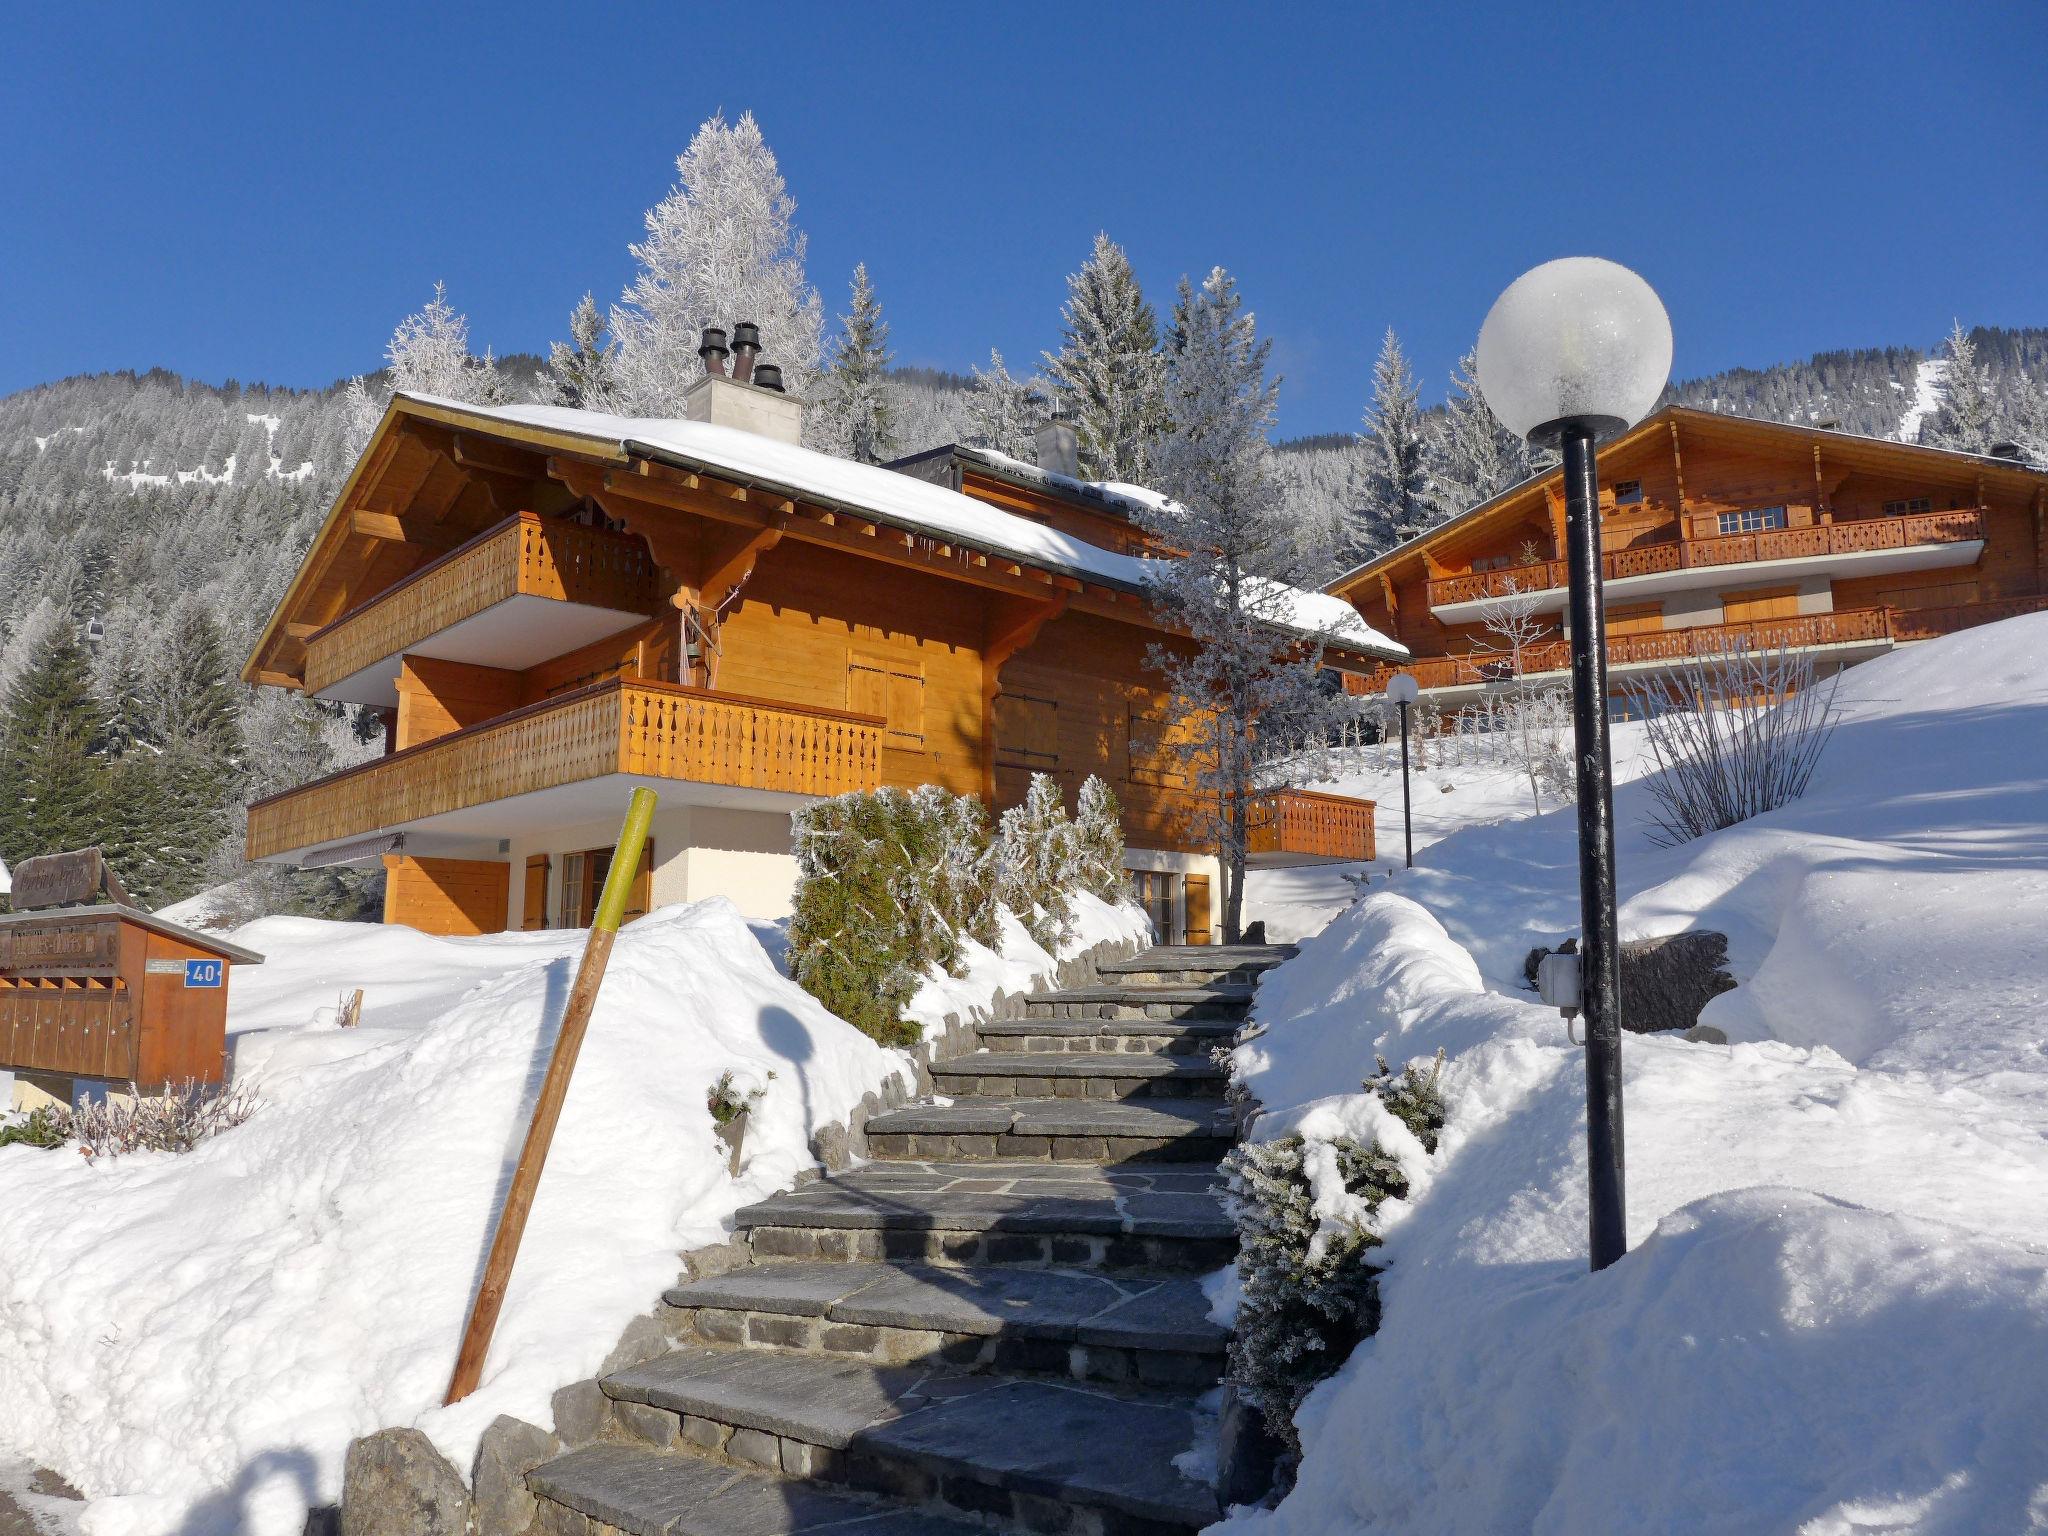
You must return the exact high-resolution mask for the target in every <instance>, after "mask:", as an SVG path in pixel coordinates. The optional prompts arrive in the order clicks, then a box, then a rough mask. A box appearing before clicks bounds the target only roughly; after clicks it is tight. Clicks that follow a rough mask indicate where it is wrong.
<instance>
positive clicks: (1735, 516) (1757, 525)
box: [1716, 507, 1785, 533]
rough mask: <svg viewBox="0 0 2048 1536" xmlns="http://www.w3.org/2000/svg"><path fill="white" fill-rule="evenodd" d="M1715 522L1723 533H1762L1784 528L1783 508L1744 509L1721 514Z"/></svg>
mask: <svg viewBox="0 0 2048 1536" xmlns="http://www.w3.org/2000/svg"><path fill="white" fill-rule="evenodd" d="M1716 522H1717V524H1718V525H1719V527H1720V530H1721V532H1723V533H1764V532H1767V531H1769V530H1770V529H1773V528H1782V527H1784V526H1785V509H1784V508H1783V507H1744V508H1743V509H1742V510H1741V511H1739V512H1722V513H1720V514H1718V516H1717V517H1716Z"/></svg>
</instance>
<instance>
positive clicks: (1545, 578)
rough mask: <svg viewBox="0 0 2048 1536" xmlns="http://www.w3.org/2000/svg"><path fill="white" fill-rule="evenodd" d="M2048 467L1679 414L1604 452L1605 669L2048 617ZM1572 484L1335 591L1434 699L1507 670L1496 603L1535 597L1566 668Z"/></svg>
mask: <svg viewBox="0 0 2048 1536" xmlns="http://www.w3.org/2000/svg"><path fill="white" fill-rule="evenodd" d="M2044 518H2048V475H2044V474H2042V473H2040V472H2037V471H2034V470H2031V469H2028V468H2026V467H2024V466H2023V465H2021V464H2019V463H2017V462H2015V461H2012V460H2009V459H2000V458H1993V457H1987V456H1981V455H1972V454H1961V453H1952V452H1947V451H1944V450H1940V449H1931V448H1922V447H1918V446H1915V445H1910V444H1903V443H1892V442H1884V441H1880V440H1877V439H1872V438H1863V437H1855V436H1851V435H1848V434H1845V433H1841V432H1835V431H1831V430H1826V429H1821V428H1809V427H1800V426H1790V425H1783V424H1779V423H1774V422H1760V421H1749V420H1745V419H1742V418H1738V417H1730V416H1720V415H1715V414H1712V413H1708V412H1703V411H1694V410H1688V409H1685V408H1682V407H1676V406H1673V407H1668V408H1666V409H1665V410H1662V411H1660V412H1658V413H1657V414H1656V415H1654V416H1652V417H1651V418H1650V419H1649V420H1647V421H1645V422H1644V423H1643V424H1642V425H1640V426H1638V427H1636V428H1634V429H1633V430H1631V431H1630V432H1628V433H1625V434H1623V435H1622V436H1621V437H1619V438H1617V439H1616V440H1615V441H1613V442H1611V443H1608V444H1607V445H1606V446H1604V447H1603V448H1602V449H1601V450H1600V520H1601V548H1602V555H1601V563H1602V576H1603V580H1604V582H1605V584H1606V587H1607V593H1606V601H1607V610H1608V621H1607V622H1608V640H1609V662H1610V665H1611V666H1613V667H1615V668H1617V669H1622V668H1636V669H1644V668H1651V669H1654V668H1655V667H1656V666H1658V665H1661V664H1663V663H1664V662H1667V661H1672V660H1676V659H1678V658H1682V657H1688V656H1695V655H1707V654H1714V653H1717V652H1725V651H1727V650H1729V649H1731V648H1738V647H1743V646H1771V647H1776V646H1785V647H1791V648H1796V649H1806V650H1813V651H1815V652H1817V653H1819V654H1821V655H1822V656H1831V657H1833V658H1834V659H1836V660H1839V661H1842V662H1844V663H1846V662H1849V661H1854V660H1860V659H1862V658H1863V657H1866V656H1870V655H1875V654H1879V653H1881V652H1883V651H1885V650H1888V649H1890V648H1891V647H1893V646H1895V645H1898V644H1902V643H1908V642H1911V641H1915V640H1921V639H1927V638H1931V637H1932V636H1934V635H1938V634H1947V633H1950V632H1952V631H1953V630H1956V629H1959V628H1965V627H1968V626H1969V625H1972V624H1979V623H1988V622H1991V621H1992V620H1994V619H1999V618H2006V617H2010V616H2011V615H2013V614H2015V613H2021V612H2031V611H2034V610H2036V609H2041V608H2048V527H2044ZM1564 587H1565V562H1564V502H1563V491H1562V481H1561V476H1560V475H1559V474H1558V473H1556V472H1552V473H1551V474H1549V475H1547V476H1544V477H1542V478H1540V479H1536V480H1531V481H1527V482H1524V483H1523V484H1521V485H1519V486H1516V487H1514V488H1512V489H1510V490H1508V491H1506V492H1503V493H1502V494H1501V495H1499V496H1496V497H1495V498H1493V499H1492V500H1491V501H1489V502H1486V503H1484V504H1482V505H1481V506H1478V507H1475V508H1474V509H1472V510H1471V511H1470V512H1468V513H1466V514H1465V515H1463V516H1462V517H1458V518H1454V519H1452V520H1451V521H1450V522H1448V523H1445V524H1443V525H1442V526H1441V527H1438V528H1435V529H1432V530H1431V531H1430V532H1428V533H1426V534H1424V535H1423V536H1422V537H1421V538H1419V539H1415V540H1411V541H1410V542H1409V543H1407V544H1405V545H1402V546H1401V547H1400V548H1398V549H1395V550H1392V551H1390V552H1389V553H1387V554H1385V555H1382V556H1380V557H1378V558H1377V559H1375V560H1372V561H1370V562H1368V563H1367V564H1365V565H1363V566H1361V567H1359V568H1358V569H1357V570H1355V571H1352V572H1350V573H1348V574H1347V575H1346V576H1345V577H1343V578H1342V579H1341V580H1340V581H1338V582H1337V583H1336V584H1334V585H1333V587H1332V589H1331V590H1332V591H1334V592H1336V593H1337V594H1338V595H1340V596H1342V597H1345V598H1347V599H1348V600H1349V601H1350V602H1351V603H1352V605H1353V606H1354V607H1356V608H1357V609H1358V610H1359V612H1360V613H1361V614H1362V615H1363V616H1364V617H1365V619H1366V620H1367V622H1369V623H1371V624H1373V625H1374V626H1375V627H1377V628H1379V629H1380V630H1382V631H1383V632H1384V633H1387V634H1389V635H1392V636H1393V637H1395V638H1396V639H1398V640H1400V641H1401V642H1402V643H1403V644H1404V645H1406V646H1407V647H1408V648H1409V650H1410V651H1411V653H1412V654H1413V657H1414V660H1413V661H1412V663H1408V664H1398V663H1394V664H1388V665H1386V666H1382V667H1379V668H1375V669H1372V670H1370V671H1368V672H1366V673H1364V674H1362V675H1359V676H1356V677H1353V678H1349V679H1347V685H1348V686H1351V687H1353V688H1354V689H1355V690H1357V691H1361V692H1377V691H1379V690H1380V689H1382V688H1383V687H1384V686H1385V683H1386V679H1387V677H1388V676H1390V675H1391V673H1392V672H1393V670H1395V667H1396V666H1402V667H1403V669H1405V670H1410V671H1412V672H1414V673H1415V676H1416V681H1417V682H1418V683H1419V684H1420V685H1421V686H1422V687H1423V688H1425V689H1439V690H1458V689H1478V688H1481V687H1483V686H1484V685H1485V684H1486V683H1487V682H1489V681H1492V680H1495V679H1497V678H1498V677H1499V676H1501V675H1502V672H1503V667H1504V665H1505V663H1504V662H1503V659H1502V657H1501V655H1500V651H1501V646H1500V643H1499V642H1498V641H1495V640H1492V639H1491V638H1490V637H1489V634H1488V631H1487V629H1486V618H1487V611H1488V608H1489V605H1492V606H1494V607H1495V608H1496V609H1497V607H1498V605H1499V604H1500V602H1501V601H1502V600H1504V599H1509V598H1513V600H1515V601H1516V602H1518V603H1523V604H1529V605H1533V606H1534V607H1535V608H1536V609H1537V616H1538V618H1539V620H1540V621H1541V622H1542V623H1543V624H1544V626H1545V627H1546V629H1547V631H1548V635H1549V636H1550V637H1551V638H1548V639H1546V640H1543V641H1540V642H1539V643H1538V644H1537V645H1536V646H1534V647H1533V648H1532V650H1531V651H1530V652H1529V654H1528V655H1527V656H1525V658H1524V670H1525V671H1535V672H1551V671H1562V670H1564V669H1565V668H1566V666H1567V661H1566V651H1565V644H1564V639H1563V631H1562V618H1563V608H1564V590H1563V589H1564Z"/></svg>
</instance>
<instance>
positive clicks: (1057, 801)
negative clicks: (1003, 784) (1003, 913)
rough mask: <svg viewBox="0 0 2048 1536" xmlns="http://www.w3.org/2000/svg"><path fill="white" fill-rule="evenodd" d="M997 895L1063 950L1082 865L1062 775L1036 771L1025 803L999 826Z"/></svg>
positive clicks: (1036, 933) (1034, 932)
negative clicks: (1073, 894)
mask: <svg viewBox="0 0 2048 1536" xmlns="http://www.w3.org/2000/svg"><path fill="white" fill-rule="evenodd" d="M996 843H997V859H998V863H999V867H1000V874H999V875H998V876H997V883H996V895H997V899H998V900H1000V901H1001V902H1002V904H1003V905H1004V906H1006V907H1008V908H1009V909H1010V910H1011V911H1012V912H1013V913H1015V914H1016V916H1017V920H1018V921H1019V922H1021V923H1022V924H1023V925H1024V926H1025V927H1026V928H1027V929H1029V930H1030V933H1031V936H1032V937H1033V938H1034V939H1036V940H1037V941H1038V942H1039V943H1040V944H1042V945H1043V946H1044V947H1045V948H1046V949H1048V950H1052V951H1054V952H1055V953H1057V952H1058V950H1059V947H1060V945H1062V944H1064V943H1065V942H1066V940H1067V936H1068V934H1069V933H1070V932H1071V931H1072V927H1073V921H1074V905H1073V902H1072V900H1071V898H1070V896H1069V892H1070V891H1071V889H1072V888H1073V886H1074V884H1075V880H1076V874H1077V871H1078V869H1079V867H1080V862H1081V861H1080V849H1079V846H1078V843H1077V841H1076V838H1075V833H1074V824H1073V822H1072V821H1071V820H1070V819H1069V818H1068V816H1067V802H1066V798H1065V796H1063V795H1062V794H1061V793H1060V785H1059V780H1057V779H1055V778H1053V777H1052V776H1051V775H1050V774H1045V773H1034V774H1033V775H1031V783H1030V786H1029V788H1027V789H1026V790H1025V792H1024V799H1023V802H1022V803H1021V804H1018V805H1013V806H1011V807H1010V808H1009V809H1008V810H1007V811H1005V812H1003V814H1002V817H1001V819H1000V821H999V822H998V823H997V826H996Z"/></svg>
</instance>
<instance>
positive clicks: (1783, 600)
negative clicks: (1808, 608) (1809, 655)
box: [1721, 587, 1799, 624]
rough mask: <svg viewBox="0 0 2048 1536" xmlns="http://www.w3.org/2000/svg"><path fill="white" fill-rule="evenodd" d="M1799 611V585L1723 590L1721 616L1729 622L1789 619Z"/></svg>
mask: <svg viewBox="0 0 2048 1536" xmlns="http://www.w3.org/2000/svg"><path fill="white" fill-rule="evenodd" d="M1798 612H1799V589H1798V588H1797V587H1764V588H1762V589H1760V590H1758V591H1754V592H1723V593H1722V594H1721V616H1722V618H1723V620H1724V621H1725V622H1727V623H1729V624H1744V623H1748V622H1750V621H1751V620H1754V619H1789V618H1793V617H1795V616H1796V615H1797V614H1798Z"/></svg>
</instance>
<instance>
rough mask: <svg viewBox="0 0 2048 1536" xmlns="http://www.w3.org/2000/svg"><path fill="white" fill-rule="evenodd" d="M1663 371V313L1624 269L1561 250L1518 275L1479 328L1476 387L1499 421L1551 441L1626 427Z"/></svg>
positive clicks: (1649, 404) (1666, 323)
mask: <svg viewBox="0 0 2048 1536" xmlns="http://www.w3.org/2000/svg"><path fill="white" fill-rule="evenodd" d="M1670 376H1671V319H1670V317H1669V316H1668V315H1666V314H1665V313H1664V305H1663V304H1662V303H1661V302H1660V301H1659V300H1658V298H1657V293H1656V290H1655V289H1653V288H1652V287H1651V286H1650V285H1649V284H1648V283H1646V282H1644V281H1643V280H1642V279H1641V278H1640V277H1638V276H1636V274H1635V273H1633V272H1631V271H1630V270H1629V269H1628V268H1627V267H1624V266H1620V265H1617V264H1616V263H1614V262H1611V261H1602V260H1601V259H1600V258H1599V257H1597V256H1566V257H1564V258H1562V259H1560V260H1558V261H1546V262H1545V263H1544V264H1543V265H1542V266H1540V267H1536V268H1534V269H1533V270H1531V271H1528V272H1524V273H1523V274H1522V275H1521V276H1520V277H1518V278H1516V279H1515V280H1514V282H1512V283H1510V284H1509V285H1508V289H1507V292H1505V293H1503V294H1502V295H1501V296H1500V297H1499V298H1498V299H1495V300H1494V302H1493V308H1492V309H1491V310H1490V311H1488V312H1487V316H1486V323H1485V324H1484V325H1482V326H1481V327H1480V328H1479V389H1480V392H1481V393H1482V394H1484V395H1485V396H1486V403H1487V404H1488V405H1489V406H1491V407H1492V408H1493V414H1494V415H1496V416H1498V417H1499V418H1500V423H1501V425H1502V426H1504V427H1506V428H1507V429H1508V430H1509V431H1510V432H1512V433H1514V434H1515V435H1516V436H1517V437H1524V438H1528V439H1529V440H1531V441H1532V442H1538V443H1552V444H1554V443H1555V442H1556V441H1557V440H1558V435H1559V433H1560V432H1561V431H1562V429H1563V428H1564V427H1565V426H1566V425H1567V424H1570V423H1578V424H1581V425H1584V426H1586V427H1588V428H1590V429H1591V430H1592V431H1593V432H1595V433H1606V432H1618V431H1621V430H1622V429H1623V428H1626V427H1632V426H1634V425H1635V424H1636V423H1637V422H1639V421H1641V420H1642V419H1643V418H1644V417H1645V416H1647V415H1649V414H1650V412H1651V411H1652V410H1654V409H1655V408H1656V405H1657V397H1658V396H1659V395H1660V394H1662V393H1663V392H1664V382H1665V380H1666V379H1668V378H1670Z"/></svg>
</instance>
